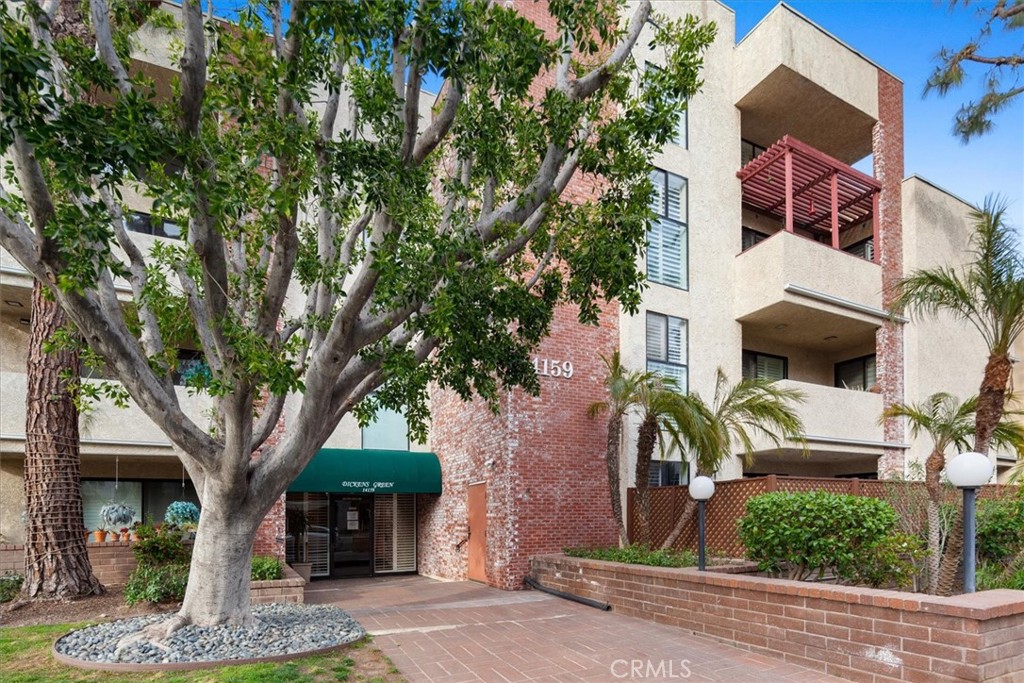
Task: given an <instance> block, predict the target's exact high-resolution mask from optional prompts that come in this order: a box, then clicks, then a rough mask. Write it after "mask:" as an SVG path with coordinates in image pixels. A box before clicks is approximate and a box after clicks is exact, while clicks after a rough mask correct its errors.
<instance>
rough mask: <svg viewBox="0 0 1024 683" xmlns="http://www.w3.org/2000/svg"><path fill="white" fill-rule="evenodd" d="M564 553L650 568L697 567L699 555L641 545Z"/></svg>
mask: <svg viewBox="0 0 1024 683" xmlns="http://www.w3.org/2000/svg"><path fill="white" fill-rule="evenodd" d="M564 552H565V554H566V555H568V556H569V557H582V558H586V559H588V560H606V561H608V562H624V563H626V564H643V565H647V566H649V567H694V566H696V565H697V555H696V554H695V553H692V552H690V551H689V550H651V549H650V548H647V547H645V546H641V545H628V546H626V547H625V548H566V549H565V551H564Z"/></svg>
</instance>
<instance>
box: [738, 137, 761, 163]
mask: <svg viewBox="0 0 1024 683" xmlns="http://www.w3.org/2000/svg"><path fill="white" fill-rule="evenodd" d="M764 151H765V148H764V147H762V146H761V145H759V144H757V143H755V142H751V141H750V140H740V168H742V167H744V166H746V165H747V164H749V163H750V162H751V161H753V160H754V159H756V158H757V157H758V156H760V155H761V153H762V152H764Z"/></svg>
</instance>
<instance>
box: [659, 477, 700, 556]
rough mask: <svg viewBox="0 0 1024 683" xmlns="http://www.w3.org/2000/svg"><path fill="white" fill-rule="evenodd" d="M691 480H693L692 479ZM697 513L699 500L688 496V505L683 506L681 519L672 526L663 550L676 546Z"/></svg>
mask: <svg viewBox="0 0 1024 683" xmlns="http://www.w3.org/2000/svg"><path fill="white" fill-rule="evenodd" d="M696 476H697V474H696V471H694V477H696ZM690 481H693V479H691V480H690ZM696 515H697V501H695V500H694V499H693V498H691V497H690V496H687V497H686V505H685V506H684V507H683V511H682V513H680V515H679V519H677V520H676V525H675V526H674V527H672V533H670V534H669V535H668V538H666V539H665V542H664V543H662V544H661V549H662V550H668V549H669V548H672V547H673V546H675V544H676V541H678V540H679V537H680V536H682V535H683V532H684V531H685V530H686V527H687V525H688V524H689V522H690V520H692V519H694V518H695V517H696Z"/></svg>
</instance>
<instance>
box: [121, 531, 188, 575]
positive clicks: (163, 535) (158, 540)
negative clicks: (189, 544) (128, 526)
mask: <svg viewBox="0 0 1024 683" xmlns="http://www.w3.org/2000/svg"><path fill="white" fill-rule="evenodd" d="M135 534H136V535H137V536H138V541H136V542H135V543H133V544H132V552H133V553H135V559H136V560H138V562H139V566H140V567H157V566H160V565H165V564H186V565H187V564H188V561H189V550H188V548H186V547H185V543H184V542H183V541H182V540H181V534H180V533H178V531H177V529H176V528H174V527H166V526H164V527H160V528H159V529H158V528H156V527H154V526H151V525H149V524H139V525H138V526H136V527H135Z"/></svg>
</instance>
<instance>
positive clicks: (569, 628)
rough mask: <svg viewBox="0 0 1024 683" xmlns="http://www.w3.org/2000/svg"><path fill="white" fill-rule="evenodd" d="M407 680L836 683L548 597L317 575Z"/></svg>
mask: <svg viewBox="0 0 1024 683" xmlns="http://www.w3.org/2000/svg"><path fill="white" fill-rule="evenodd" d="M306 602H311V603H333V604H337V605H340V606H341V607H343V608H344V609H346V610H348V611H349V612H350V613H351V614H352V616H354V617H355V618H356V619H358V620H359V622H360V623H361V624H362V625H363V626H364V627H365V628H366V629H367V631H369V632H370V633H371V634H373V635H374V643H375V644H376V645H377V646H378V647H380V648H381V650H383V651H384V652H385V653H386V654H387V655H388V656H389V657H391V660H392V661H393V662H394V663H395V665H396V666H397V667H398V668H399V670H401V672H402V673H403V674H404V675H405V676H406V677H407V679H408V680H409V683H468V682H470V681H474V682H479V681H484V682H485V683H508V682H511V681H530V682H533V683H568V682H570V681H592V682H600V683H615V682H616V681H634V682H635V681H644V682H653V681H694V682H700V683H709V682H712V681H713V682H715V683H841V679H839V678H836V677H834V676H826V675H825V674H822V673H818V672H815V671H811V670H809V669H805V668H803V667H800V666H797V665H795V664H789V663H786V662H783V661H782V660H779V659H772V658H770V657H764V656H762V655H756V654H751V653H749V652H746V651H744V650H739V649H736V648H733V647H729V646H727V645H723V644H721V643H717V642H715V641H712V640H708V639H705V638H702V637H698V636H694V635H690V634H688V633H685V632H684V631H682V630H680V629H677V628H673V627H671V626H664V625H661V624H655V623H653V622H649V621H645V620H642V619H634V618H631V617H626V616H622V615H618V614H615V613H614V612H601V611H599V610H596V609H593V608H591V607H586V606H584V605H579V604H576V603H573V602H569V601H567V600H562V599H559V598H555V597H551V596H549V595H546V594H544V593H539V592H536V591H519V592H506V591H500V590H496V589H493V588H488V587H486V586H482V585H479V584H476V583H471V582H442V581H434V580H432V579H427V578H423V577H420V576H403V577H391V578H374V579H349V580H345V581H329V582H316V583H313V584H312V585H310V586H309V588H307V590H306Z"/></svg>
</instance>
